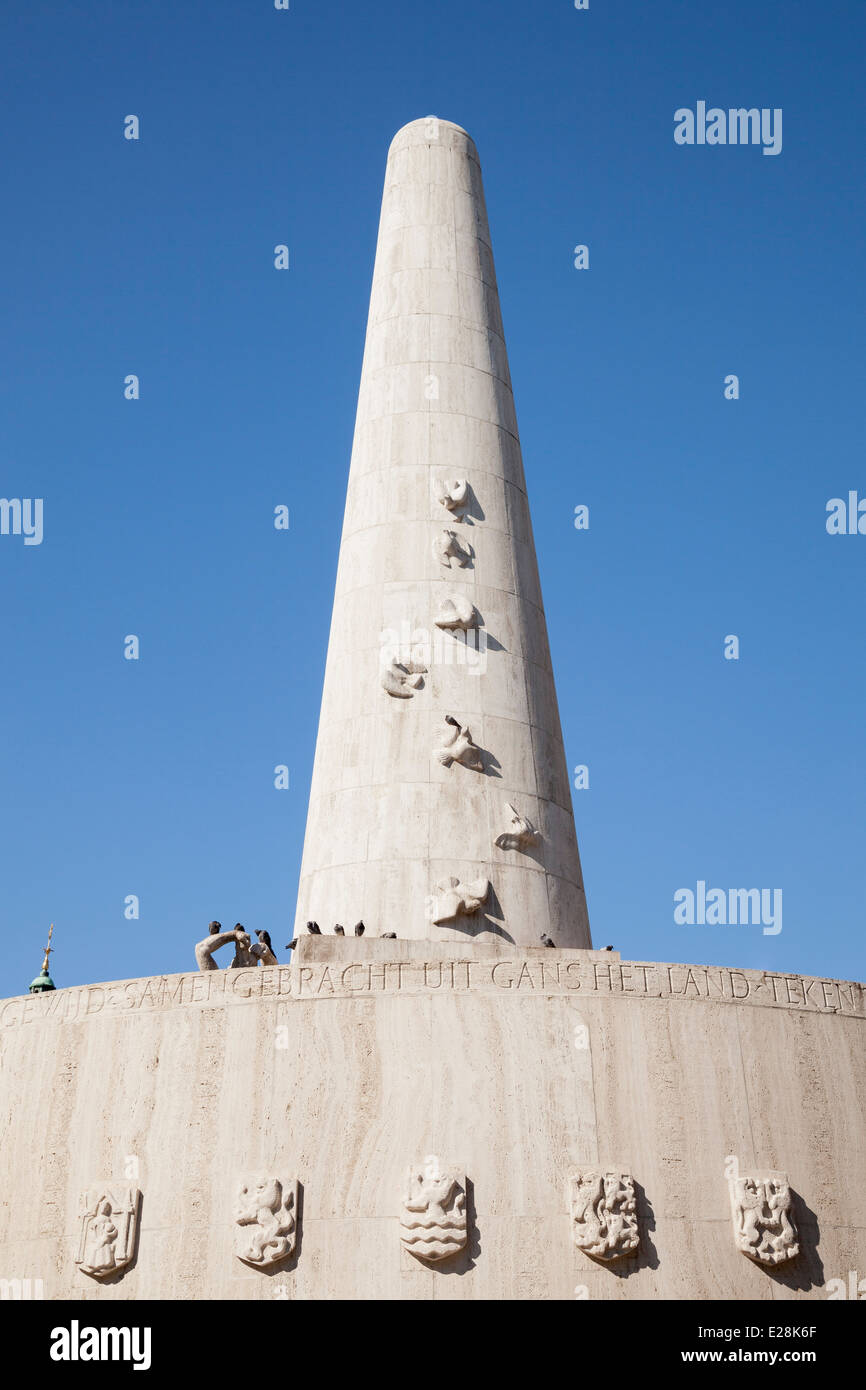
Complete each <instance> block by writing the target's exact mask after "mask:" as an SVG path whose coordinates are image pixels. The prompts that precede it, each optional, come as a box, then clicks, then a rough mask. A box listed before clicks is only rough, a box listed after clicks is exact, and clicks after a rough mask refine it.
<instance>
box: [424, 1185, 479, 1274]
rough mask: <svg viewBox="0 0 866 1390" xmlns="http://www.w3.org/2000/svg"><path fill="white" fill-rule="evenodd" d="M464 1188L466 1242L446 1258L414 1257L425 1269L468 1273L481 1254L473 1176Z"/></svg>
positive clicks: (442, 1272)
mask: <svg viewBox="0 0 866 1390" xmlns="http://www.w3.org/2000/svg"><path fill="white" fill-rule="evenodd" d="M464 1190H465V1194H466V1203H465V1207H466V1244H465V1245H464V1246H463V1248H462V1249H461V1250H458V1251H456V1252H455V1254H453V1255H449V1256H447V1258H446V1259H444V1260H425V1259H424V1258H423V1257H422V1256H420V1255H416V1256H415V1257H414V1258H415V1259H416V1260H417V1261H418V1263H419V1264H420V1265H423V1266H424V1268H425V1269H432V1270H435V1271H436V1273H437V1274H468V1273H469V1271H470V1269H473V1268H474V1266H475V1263H476V1261H477V1259H478V1256H479V1255H480V1254H481V1237H480V1235H479V1233H478V1222H477V1220H476V1212H475V1184H474V1183H473V1182H472V1180H471V1178H467V1179H466V1187H465V1189H464Z"/></svg>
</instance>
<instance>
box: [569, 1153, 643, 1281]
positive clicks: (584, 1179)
mask: <svg viewBox="0 0 866 1390" xmlns="http://www.w3.org/2000/svg"><path fill="white" fill-rule="evenodd" d="M571 1222H572V1231H573V1233H574V1243H575V1245H576V1246H577V1248H578V1249H579V1250H583V1251H584V1253H585V1254H587V1255H592V1257H593V1258H594V1259H596V1260H618V1259H622V1257H623V1256H625V1255H633V1254H634V1252H635V1251H636V1250H637V1248H638V1245H639V1244H640V1233H639V1231H638V1224H637V1208H636V1201H635V1194H634V1179H633V1178H632V1176H631V1174H630V1173H623V1172H620V1171H619V1170H617V1169H613V1168H609V1169H598V1168H587V1169H583V1170H581V1171H580V1172H578V1173H575V1174H574V1175H573V1177H572V1179H571Z"/></svg>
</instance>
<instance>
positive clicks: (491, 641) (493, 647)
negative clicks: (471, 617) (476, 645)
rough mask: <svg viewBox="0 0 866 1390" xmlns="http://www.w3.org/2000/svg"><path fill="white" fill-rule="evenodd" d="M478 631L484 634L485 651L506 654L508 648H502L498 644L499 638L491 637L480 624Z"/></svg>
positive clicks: (499, 643)
mask: <svg viewBox="0 0 866 1390" xmlns="http://www.w3.org/2000/svg"><path fill="white" fill-rule="evenodd" d="M479 631H483V632H484V646H485V648H486V649H487V651H489V652H507V651H508V648H507V647H503V645H502V643H501V642H500V640H499V638H498V637H493V636H492V635H491V633H490V632H489V630H488V629H487V628H486V627H484V626H483V624H482V627H481V628H480V629H479Z"/></svg>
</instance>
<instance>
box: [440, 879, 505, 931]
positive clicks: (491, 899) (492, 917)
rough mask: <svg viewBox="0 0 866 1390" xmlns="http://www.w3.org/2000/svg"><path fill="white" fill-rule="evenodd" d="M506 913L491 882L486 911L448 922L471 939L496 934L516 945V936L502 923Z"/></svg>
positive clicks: (485, 900) (486, 899) (485, 901)
mask: <svg viewBox="0 0 866 1390" xmlns="http://www.w3.org/2000/svg"><path fill="white" fill-rule="evenodd" d="M503 919H504V913H503V911H502V904H501V902H500V901H499V899H498V897H497V896H496V889H495V888H494V887H493V884H492V883H491V884H490V886H489V888H488V890H487V897H486V898H485V899H484V911H483V912H478V913H473V914H471V915H470V916H466V917H454V918H452V920H451V921H450V922H448V923H447V925H448V926H449V927H452V928H453V929H454V931H459V932H462V933H463V935H464V936H467V937H469V938H470V939H472V938H475V937H477V936H487V935H490V936H496V937H498V938H499V940H500V941H507V942H508V944H509V946H514V945H516V942H515V940H514V937H513V936H512V935H511V933H510V932H507V931H506V930H505V927H504V926H503V925H502V923H503Z"/></svg>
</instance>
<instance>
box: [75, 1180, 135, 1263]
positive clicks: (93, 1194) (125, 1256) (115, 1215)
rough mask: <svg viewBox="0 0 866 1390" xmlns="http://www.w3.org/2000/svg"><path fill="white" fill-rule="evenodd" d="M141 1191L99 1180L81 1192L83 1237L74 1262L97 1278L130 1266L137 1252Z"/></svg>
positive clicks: (121, 1184)
mask: <svg viewBox="0 0 866 1390" xmlns="http://www.w3.org/2000/svg"><path fill="white" fill-rule="evenodd" d="M140 1197H141V1193H140V1192H139V1190H138V1188H137V1187H130V1186H129V1185H127V1184H123V1183H113V1182H105V1183H96V1184H94V1186H93V1187H89V1188H88V1189H87V1191H86V1192H85V1193H83V1194H82V1211H81V1238H80V1240H79V1243H78V1254H77V1255H76V1257H75V1263H76V1264H77V1265H78V1267H79V1269H81V1270H83V1272H84V1273H85V1274H90V1275H92V1276H93V1278H94V1279H105V1278H107V1276H108V1275H110V1274H116V1273H117V1271H118V1270H121V1269H123V1268H124V1266H125V1265H128V1264H129V1262H130V1260H131V1259H132V1256H133V1254H134V1252H135V1235H136V1230H137V1227H138V1207H139V1200H140Z"/></svg>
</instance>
